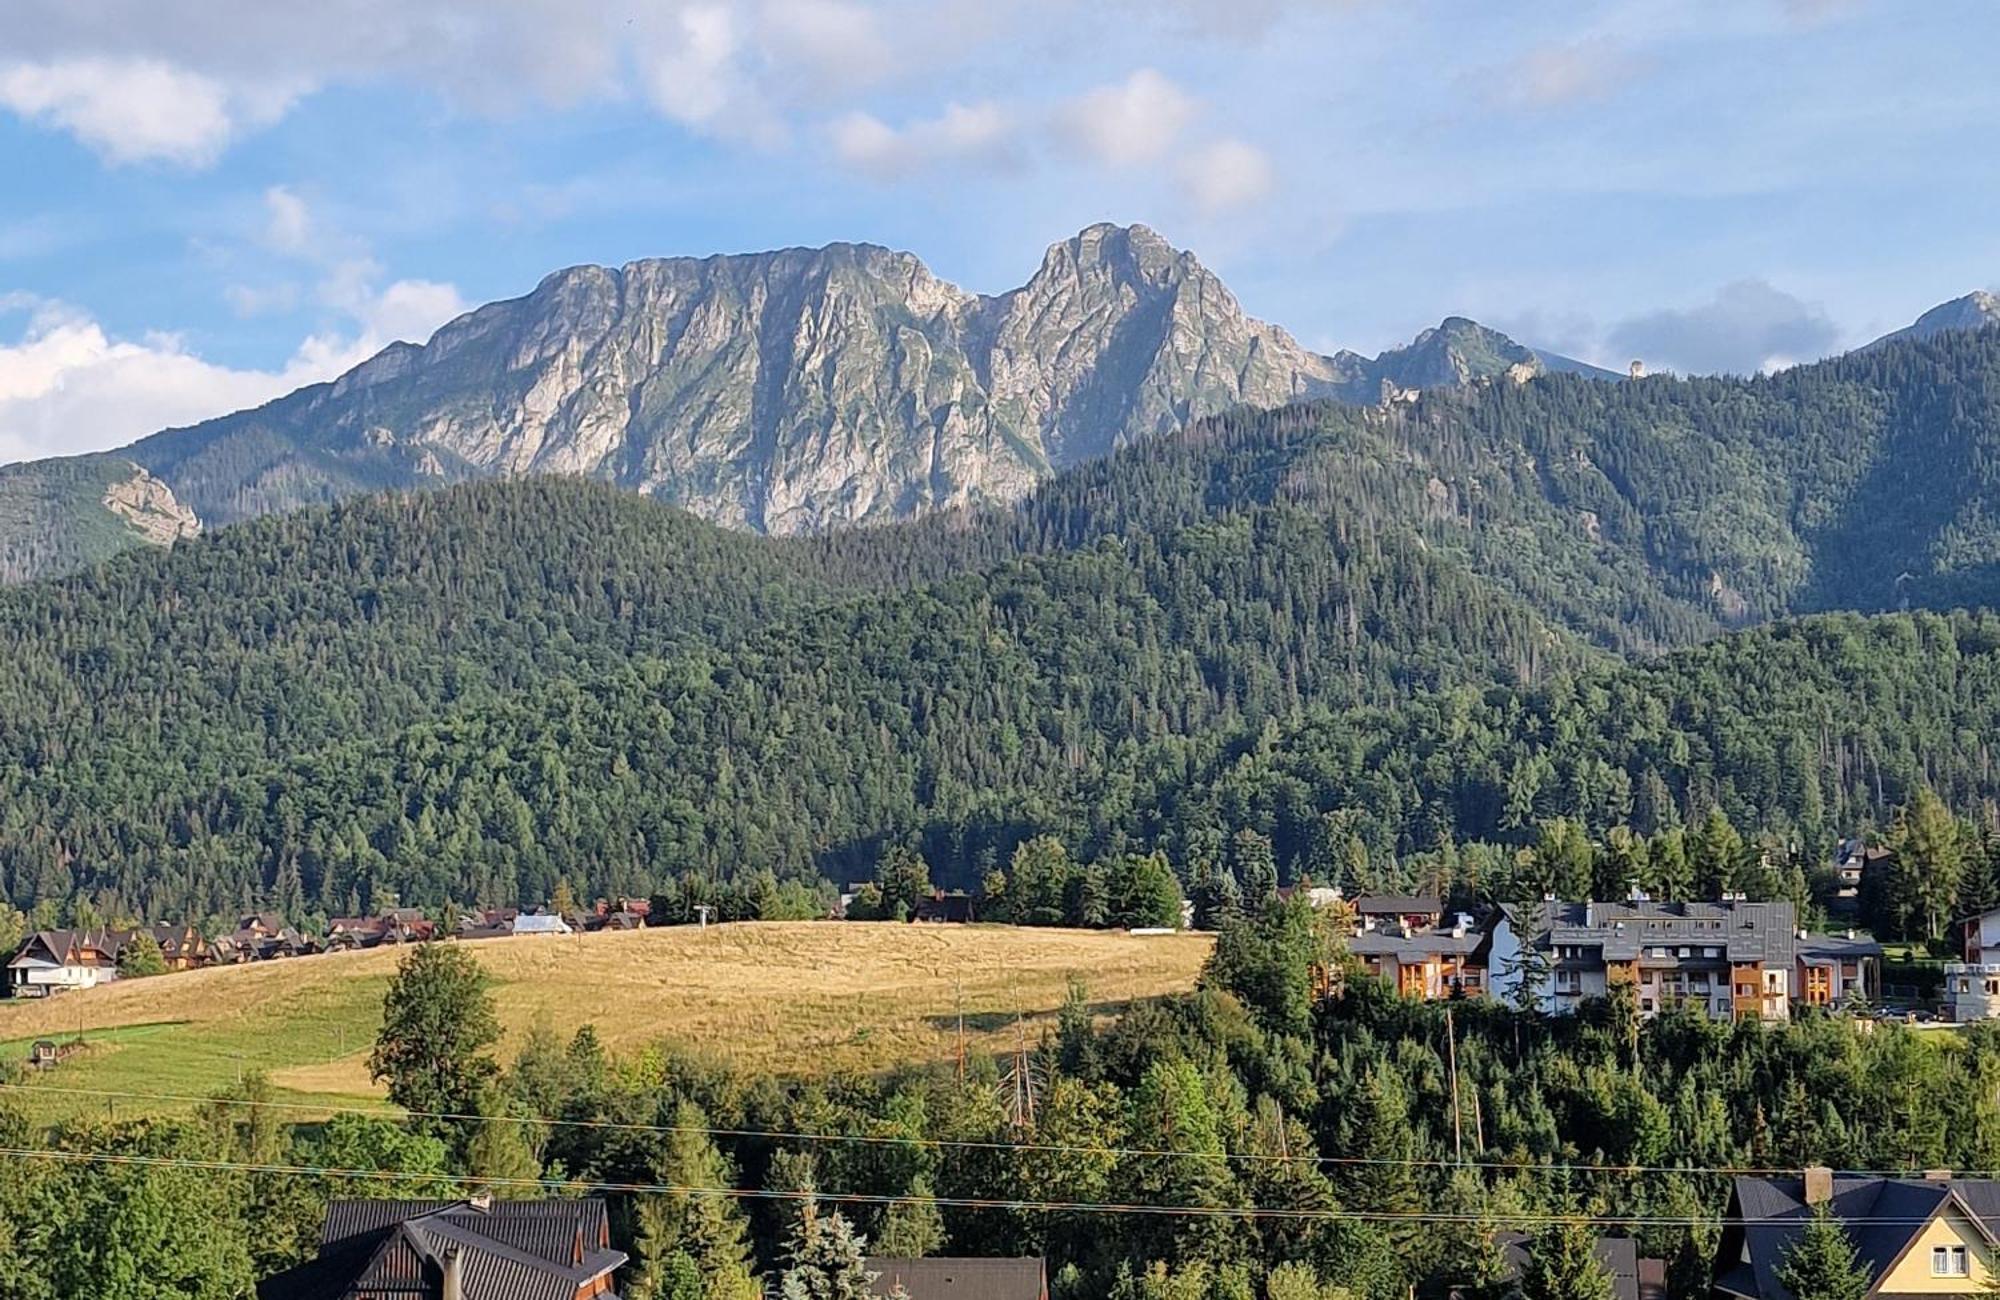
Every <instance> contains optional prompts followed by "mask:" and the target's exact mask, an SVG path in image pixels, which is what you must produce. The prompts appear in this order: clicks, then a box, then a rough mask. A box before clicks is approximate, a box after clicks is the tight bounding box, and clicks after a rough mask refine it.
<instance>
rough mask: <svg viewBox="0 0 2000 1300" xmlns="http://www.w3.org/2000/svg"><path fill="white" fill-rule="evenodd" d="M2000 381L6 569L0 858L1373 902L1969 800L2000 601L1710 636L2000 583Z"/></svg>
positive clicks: (1292, 423) (142, 884)
mask: <svg viewBox="0 0 2000 1300" xmlns="http://www.w3.org/2000/svg"><path fill="white" fill-rule="evenodd" d="M1996 380H2000V333H1996V332H1991V331H1988V332H1985V333H1982V334H1955V335H1941V336H1939V337H1937V338H1935V339H1931V340H1925V341H1908V342H1899V343H1895V344H1892V345H1889V346H1885V347H1883V348H1880V349H1877V350H1874V351H1871V352H1869V353H1867V354H1865V355H1862V356H1857V357H1851V358H1846V359H1842V360H1839V361H1835V362H1830V363H1826V364H1824V365H1820V366H1813V367H1805V368H1801V369H1799V370H1797V371H1793V372H1788V373H1786V374H1784V375H1780V376H1777V377H1772V378H1764V379H1755V380H1699V381H1689V382H1682V381H1675V380H1647V381H1643V382H1640V383H1633V384H1606V383H1601V382H1596V381H1592V380H1588V379H1580V378H1574V377H1569V376H1563V375H1554V376H1545V377H1542V378H1538V379H1535V380H1533V381H1531V382H1527V383H1524V384H1517V383H1514V382H1512V381H1506V380H1502V381H1499V382H1494V383H1489V384H1483V385H1479V386H1477V387H1475V388H1473V389H1470V390H1467V391H1466V392H1463V393H1447V394H1438V395H1429V396H1426V397H1424V398H1423V399H1422V400H1420V401H1417V402H1414V403H1407V404H1404V403H1398V404H1395V405H1393V406H1391V407H1389V408H1387V409H1369V410H1360V409H1354V408H1348V407H1340V406H1335V405H1330V404H1329V405H1306V406H1298V407H1291V408H1286V409H1284V410H1281V411H1277V412H1273V413H1269V414H1252V413H1240V414H1236V415H1232V416H1226V417H1220V418H1217V419H1215V420H1211V421H1206V422H1202V423H1198V424H1196V425H1194V426H1191V427H1190V428H1189V429H1187V430H1186V431H1184V432H1182V433H1180V434H1178V435H1175V436H1173V437H1171V438H1167V439H1163V440H1159V441H1155V442H1150V443H1146V444H1142V445H1139V446H1135V447H1132V448H1129V449H1127V450H1125V451H1124V452H1122V453H1120V454H1118V455H1116V456H1114V457H1111V458H1109V459H1107V460H1104V461H1100V462H1096V463H1093V464H1090V465H1086V466H1082V467H1079V468H1078V469H1077V470H1074V471H1071V472H1070V473H1067V474H1065V475H1062V476H1060V477H1058V478H1057V479H1055V480H1053V481H1052V482H1050V483H1049V484H1047V485H1045V486H1044V487H1043V488H1042V489H1041V490H1040V491H1038V492H1037V493H1036V494H1035V495H1034V496H1032V497H1031V498H1029V499H1028V500H1027V501H1025V502H1023V503H1022V504H1021V505H1019V506H1018V507H1015V508H1011V509H1007V510H988V511H967V512H958V513H951V514H944V515H939V516H934V517H932V518H929V519H925V520H921V521H917V522H914V523H911V524H906V525H900V526H896V527H891V528H882V529H864V530H858V531H851V532H845V533H840V534H835V535H832V536H829V537H826V538H819V539H809V540H808V539H792V540H773V539H758V538H752V537H747V536H744V535H741V534H736V533H730V532H725V531H723V530H720V529H717V528H714V527H712V526H709V525H706V524H703V523H700V522H698V521H696V520H694V519H692V518H690V517H688V516H686V515H683V514H680V513H678V512H674V511H671V510H666V509H663V508H660V507H658V506H655V505H653V504H650V503H647V502H644V501H641V500H639V499H636V498H633V497H629V496H621V495H619V494H618V493H616V492H615V491H613V490H611V489H609V488H604V487H599V486H594V485H588V484H584V483H580V482H575V481H565V480H548V479H536V480H525V481H517V482H508V483H492V484H483V485H467V486H461V487H457V488H453V489H449V490H446V491H442V492H438V493H435V494H429V495H418V496H412V497H385V498H377V499H368V500H361V501H356V502H352V503H348V504H344V505H340V506H336V507H331V508H323V509H320V510H317V511H309V512H305V513H302V514H297V515H292V516H285V517H274V518H268V519H263V520H257V521H253V522H251V523H248V524H245V525H241V526H238V527H233V528H229V529H225V530H222V531H221V532H220V533H218V534H216V535H214V536H213V537H211V538H206V539H203V540H200V541H196V542H192V543H186V544H183V545H180V546H178V547H176V548H175V549H174V550H173V551H172V552H171V553H165V554H161V553H148V554H132V555H126V556H121V557H119V558H118V559H116V560H114V561H112V562H110V563H108V564H106V565H104V566H102V567H100V568H97V569H94V570H91V571H88V572H85V573H81V574H78V575H75V576H73V577H70V578H66V579H62V580H58V581H53V582H47V583H43V584H39V585H36V586H32V587H28V588H24V589H20V590H17V591H13V592H9V593H5V594H4V595H0V873H4V874H0V886H4V891H5V893H6V895H7V896H8V897H10V898H11V899H13V900H14V902H15V903H16V904H17V905H20V906H24V907H26V906H30V905H33V904H34V903H37V902H43V901H47V902H50V903H54V902H57V901H60V900H67V899H70V898H74V897H85V898H91V899H93V900H94V901H96V902H97V903H98V904H99V905H100V906H102V907H106V908H110V909H116V910H131V911H134V912H138V913H142V914H148V915H169V914H178V913H190V912H191V913H196V914H200V913H206V912H216V911H227V910H230V909H232V908H235V907H239V906H246V905H249V904H252V903H258V902H264V901H267V900H268V901H273V902H276V903H277V904H278V905H280V906H282V907H284V908H286V909H287V910H289V911H295V912H300V913H304V912H308V911H321V912H338V911H344V910H349V909H351V908H354V907H357V906H359V907H368V906H374V905H379V903H380V902H381V901H382V900H383V899H384V898H386V897H387V896H388V894H390V893H394V894H395V895H397V896H399V897H400V898H402V899H403V900H404V901H412V902H420V903H425V904H434V903H442V902H444V901H446V900H453V901H458V902H474V901H481V902H513V901H520V900H526V901H532V900H538V899H542V898H545V897H547V896H548V893H549V891H550V889H551V888H552V887H553V885H554V882H555V881H556V879H557V878H558V877H568V878H569V879H570V881H571V882H572V885H573V886H574V887H575V888H577V889H578V890H579V891H582V890H585V889H590V890H600V889H604V890H608V889H619V890H627V891H643V890H645V889H647V888H649V887H650V886H652V885H654V884H655V883H657V882H659V881H660V880H662V879H664V878H666V877H668V876H672V875H678V874H684V873H688V872H700V873H705V874H714V875H719V876H727V875H731V874H734V873H738V872H743V871H747V870H757V869H765V868H769V869H773V870H776V871H779V872H781V873H808V872H812V871H815V870H823V871H829V872H836V873H841V874H854V873H861V872H865V871H866V870H867V869H868V867H869V866H870V865H872V863H873V862H874V861H875V859H876V857H877V856H878V855H879V854H880V852H882V850H883V849H884V847H885V846H886V845H889V844H891V843H897V842H903V841H907V840H914V841H916V842H918V843H919V844H920V845H921V847H922V848H923V849H924V850H925V852H926V853H927V854H928V855H929V856H930V858H931V860H932V863H933V866H934V867H935V869H936V870H937V874H938V875H939V876H940V878H942V879H944V880H947V881H950V882H953V883H960V884H971V883H975V882H976V881H977V880H978V878H979V876H980V875H981V874H982V873H983V872H984V870H985V869H986V868H988V867H989V866H991V865H993V864H995V863H997V862H999V861H1002V860H1004V858H1005V857H1006V855H1007V854H1008V853H1009V852H1010V851H1011V849H1012V847H1013V846H1014V844H1015V843H1017V842H1018V841H1019V840H1021V839H1022V838H1024V837H1026V836H1029V835H1032V834H1036V833H1040V832H1053V833H1055V834H1057V835H1060V836H1062V837H1063V838H1064V839H1065V840H1066V841H1068V842H1069V843H1070V845H1071V847H1072V848H1073V849H1074V850H1075V851H1077V852H1079V853H1087V854H1098V853H1109V852H1117V851H1121V850H1123V849H1125V848H1128V847H1151V846H1154V845H1158V846H1161V847H1164V848H1166V849H1167V850H1168V852H1169V854H1170V857H1171V858H1172V860H1173V861H1174V863H1175V864H1176V866H1177V867H1178V868H1179V869H1181V870H1182V871H1183V872H1184V873H1187V874H1189V875H1190V876H1193V875H1194V874H1196V873H1197V872H1198V871H1199V869H1200V868H1201V865H1202V863H1203V862H1205V861H1209V860H1212V859H1213V858H1214V857H1215V855H1216V854H1218V853H1219V852H1220V851H1221V849H1220V846H1221V845H1223V844H1225V843H1227V842H1228V841H1229V840H1230V838H1231V837H1232V836H1233V835H1234V833H1235V832H1237V831H1239V830H1246V829H1247V830H1252V831H1255V832H1258V833H1261V834H1264V835H1268V836H1270V837H1271V839H1272V840H1273V844H1274V848H1275V851H1276V853H1277V857H1278V861H1279V864H1280V866H1281V867H1284V868H1286V869H1290V870H1297V869H1312V870H1315V871H1317V872H1319V873H1320V874H1321V875H1322V876H1324V875H1325V874H1326V873H1327V872H1328V871H1330V870H1333V869H1335V868H1336V867H1338V868H1340V869H1343V870H1349V871H1356V872H1359V871H1366V872H1368V873H1369V874H1370V875H1371V876H1372V877H1373V878H1376V879H1380V880H1387V881H1393V880H1394V879H1396V878H1397V877H1398V875H1399V873H1403V872H1405V871H1406V870H1407V869H1408V868H1409V865H1410V862H1411V859H1412V857H1413V855H1418V854H1424V853H1429V852H1432V851H1433V850H1437V849H1439V848H1440V846H1447V847H1448V846H1450V845H1452V844H1456V843H1463V842H1465V841H1468V840H1475V839H1477V840H1493V841H1502V842H1506V841H1514V842H1518V841H1521V840H1523V839H1525V838H1527V837H1528V836H1530V835H1531V834H1532V833H1533V828H1534V826H1535V825H1536V823H1537V822H1539V821H1541V820H1544V819H1547V818H1549V817H1554V816H1573V817H1576V818H1579V819H1581V820H1582V821H1583V823H1584V824H1585V825H1586V826H1587V827H1589V828H1591V829H1592V830H1602V829H1604V828H1606V827H1608V826H1611V825H1614V824H1621V823H1630V824H1632V825H1634V826H1635V827H1636V828H1637V829H1640V830H1642V831H1644V830H1650V829H1657V828H1659V827H1663V826H1667V825H1670V824H1674V823H1677V822H1680V821H1686V820H1693V819H1696V818H1699V817H1700V816H1701V815H1703V814H1704V813H1705V811H1706V810H1707V809H1709V808H1711V807H1717V806H1719V807H1721V808H1722V809H1724V810H1725V811H1726V812H1727V813H1728V814H1729V816H1730V817H1731V818H1732V819H1734V820H1735V821H1736V822H1737V823H1738V824H1740V825H1743V826H1746V827H1751V828H1766V829H1770V830H1772V831H1775V832H1778V833H1781V834H1787V833H1789V834H1792V835H1794V836H1795V837H1796V838H1799V839H1800V840H1801V841H1802V842H1804V843H1810V844H1823V843H1825V842H1826V841H1827V840H1829V839H1830V838H1831V837H1832V836H1833V835H1835V834H1838V833H1841V832H1844V831H1846V830H1850V829H1852V828H1853V827H1854V826H1856V825H1857V824H1858V823H1860V822H1861V821H1863V820H1865V819H1868V818H1871V817H1879V816H1880V815H1881V814H1882V813H1883V811H1884V810H1885V809H1886V808H1888V807H1890V806H1892V805H1894V804H1896V803H1899V802H1901V801H1902V800H1904V799H1905V798H1907V797H1908V796H1909V794H1910V793H1911V791H1913V790H1914V789H1915V788H1916V787H1917V786H1919V785H1924V784H1928V785H1932V786H1935V787H1936V788H1938V789H1939V790H1941V791H1943V792H1945V793H1946V795H1947V796H1948V798H1950V800H1951V801H1952V802H1953V803H1954V804H1955V805H1956V806H1958V807H1960V808H1968V807H1970V806H1972V805H1973V804H1974V803H1976V802H1977V801H1978V800H1980V799H1982V798H1986V797H1989V796H1991V795H1992V794H1994V793H1996V791H1995V781H1994V777H1993V774H1992V771H1991V768H1990V764H1989V762H1988V755H1987V752H1986V749H1985V744H1984V741H1983V739H1982V737H1983V736H1985V735H1987V734H1990V733H1991V732H1992V730H1993V724H1994V722H1995V721H1996V716H1995V715H1996V713H2000V655H1996V647H2000V625H1996V623H1995V621H1994V620H1993V619H1991V618H1990V617H1988V616H1985V615H1953V616H1950V617H1935V616H1930V615H1898V616H1893V617H1884V618H1879V619H1874V620H1863V619H1857V618H1853V617H1848V616H1841V617H1834V618H1830V619H1824V620H1812V621H1808V622H1805V623H1802V624H1791V623H1781V624H1779V625H1776V626H1772V627H1768V628H1758V629H1755V630H1750V631H1746V632H1742V633H1738V634H1735V635H1729V636H1723V637H1721V638H1720V639H1715V638H1716V637H1717V635H1718V634H1719V633H1721V632H1722V631H1723V630H1724V629H1727V628H1729V627H1732V626H1734V625H1737V624H1747V623H1754V622H1759V621H1762V620H1765V619H1768V618H1773V617H1783V616H1786V615H1790V614H1794V613H1797V612H1800V611H1810V610H1815V609H1820V608H1831V607H1842V606H1846V607H1853V608H1857V609H1880V608H1884V607H1889V606H1893V605H1896V604H1899V603H1903V602H1909V603H1912V604H1938V605H1944V604H1949V603H1954V602H1957V601H1961V600H1962V601H1965V602H1968V603H1971V602H1979V603H1984V602H1986V601H1988V600H1989V599H1990V594H1989V584H1990V582H1991V574H1992V567H1991V565H1990V563H1989V561H1988V559H1987V556H1988V554H1989V552H1991V551H1992V550H1993V549H1994V548H1995V547H1996V545H2000V530H1996V529H1995V528H1994V527H1993V526H1992V525H1991V524H1990V523H1989V522H1988V521H1987V514H1986V507H1985V504H1984V502H1985V496H1986V489H1985V486H1984V485H1985V476H1986V475H1987V474H1988V473H1990V472H1991V471H1990V469H1989V468H1988V466H1989V461H1990V459H1991V457H1990V453H1989V451H1988V448H1989V446H1991V445H1992V444H1993V443H1994V442H1995V438H1996V432H2000V411H1996V410H1995V406H1994V401H1995V396H1996V394H2000V383H1996ZM1702 643H1705V644H1702ZM1675 647H1693V648H1687V649H1682V650H1679V651H1678V652H1676V653H1673V654H1670V655H1669V656H1668V657H1666V658H1664V659H1659V660H1657V661H1655V660H1653V659H1650V658H1644V657H1639V656H1650V655H1651V654H1653V653H1654V652H1656V651H1660V650H1673V649H1674V648H1675ZM1616 651H1623V652H1626V653H1627V654H1628V655H1632V656H1634V657H1633V658H1631V659H1628V660H1623V661H1621V660H1620V659H1619V658H1617V657H1615V655H1614V653H1613V652H1616Z"/></svg>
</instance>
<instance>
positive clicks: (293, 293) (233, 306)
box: [222, 280, 299, 316]
mask: <svg viewBox="0 0 2000 1300" xmlns="http://www.w3.org/2000/svg"><path fill="white" fill-rule="evenodd" d="M222 298H223V301H224V302H227V303H228V304H229V309H230V310H231V311H233V312H235V313H236V314H237V315H238V316H270V315H276V314H279V313H282V312H288V311H297V310H298V307H299V286H298V285H296V284H294V283H292V282H291V281H290V280H282V281H279V282H278V283H276V284H265V285H251V284H232V285H227V286H225V287H224V288H223V290H222Z"/></svg>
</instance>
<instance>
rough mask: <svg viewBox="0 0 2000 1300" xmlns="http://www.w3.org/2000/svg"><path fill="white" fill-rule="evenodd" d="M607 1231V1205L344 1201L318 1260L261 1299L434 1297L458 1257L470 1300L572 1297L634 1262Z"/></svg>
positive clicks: (270, 1283) (330, 1219) (333, 1212)
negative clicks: (446, 1264) (447, 1265)
mask: <svg viewBox="0 0 2000 1300" xmlns="http://www.w3.org/2000/svg"><path fill="white" fill-rule="evenodd" d="M606 1228H607V1220H606V1216H605V1207H604V1202H603V1201H601V1200H578V1201H569V1200H543V1201H494V1202H491V1203H490V1204H487V1205H484V1206H482V1205H478V1204H474V1203H471V1202H467V1201H335V1202H333V1203H332V1204H330V1205H328V1206H327V1213H326V1222H325V1226H324V1228H323V1230H322V1233H321V1238H320V1253H319V1258H318V1259H315V1260H313V1261H311V1262H310V1263H308V1264H304V1265H301V1266H299V1267H298V1268H295V1269H290V1270H287V1271H286V1272H284V1273H281V1274H279V1275H278V1276H277V1277H274V1278H270V1279H267V1280H266V1281H265V1282H263V1283H261V1284H259V1286H258V1294H259V1295H260V1296H262V1297H266V1298H267V1300H279V1298H280V1297H282V1298H283V1300H340V1298H341V1297H345V1296H348V1295H351V1294H355V1293H357V1292H363V1291H365V1292H367V1293H368V1294H374V1293H376V1292H377V1291H383V1290H391V1291H401V1292H407V1293H409V1294H411V1295H412V1296H423V1295H429V1294H433V1293H434V1292H435V1289H436V1281H437V1278H438V1276H439V1270H440V1268H441V1267H442V1263H443V1261H444V1259H445V1258H446V1257H447V1256H448V1255H450V1254H453V1253H456V1254H457V1255H458V1256H459V1259H460V1261H461V1263H462V1265H463V1270H464V1271H463V1275H462V1276H463V1280H464V1285H465V1297H466V1300H570V1298H571V1297H574V1296H575V1295H576V1293H577V1290H578V1289H579V1288H580V1287H582V1286H583V1285H584V1284H585V1283H588V1282H590V1281H592V1280H594V1279H596V1278H598V1277H601V1276H603V1275H604V1274H606V1273H609V1272H610V1271H612V1270H613V1269H615V1268H617V1267H618V1266H619V1265H621V1264H623V1263H624V1262H625V1255H624V1254H623V1253H622V1252H620V1251H616V1250H612V1249H610V1248H609V1246H608V1245H607V1244H606V1242H607V1233H606ZM613 1300H615V1297H614V1298H613Z"/></svg>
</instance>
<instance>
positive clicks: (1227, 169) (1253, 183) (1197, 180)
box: [1180, 139, 1277, 216]
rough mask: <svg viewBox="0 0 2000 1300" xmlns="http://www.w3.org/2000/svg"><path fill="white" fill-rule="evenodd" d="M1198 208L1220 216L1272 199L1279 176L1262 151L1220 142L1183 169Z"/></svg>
mask: <svg viewBox="0 0 2000 1300" xmlns="http://www.w3.org/2000/svg"><path fill="white" fill-rule="evenodd" d="M1180 175H1181V181H1182V183H1183V184H1184V185H1186V187H1187V190H1188V193H1189V195H1190V196H1191V197H1192V198H1193V199H1194V203H1195V206H1196V207H1197V208H1199V209H1200V210H1201V212H1202V213H1203V215H1205V216H1219V215H1221V214H1223V213H1225V212H1230V211H1233V210H1235V209H1238V208H1245V207H1249V206H1251V205H1253V204H1256V203H1259V202H1262V201H1263V200H1264V199H1266V198H1268V197H1270V194H1271V191H1272V190H1273V189H1274V188H1276V185H1277V173H1276V170H1275V169H1274V168H1273V167H1272V166H1271V159H1270V157H1269V156H1268V155H1267V154H1265V152H1264V151H1263V150H1262V149H1259V148H1258V147H1257V146H1255V145H1253V144H1250V143H1248V142H1246V141H1243V140H1235V139H1228V140H1217V141H1215V142H1214V143H1212V144H1209V145H1206V146H1204V147H1202V148H1201V149H1199V150H1197V151H1196V152H1195V153H1194V154H1192V155H1191V156H1190V157H1189V158H1188V159H1187V161H1186V162H1185V163H1183V164H1182V166H1181V169H1180Z"/></svg>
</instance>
